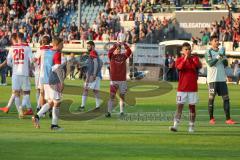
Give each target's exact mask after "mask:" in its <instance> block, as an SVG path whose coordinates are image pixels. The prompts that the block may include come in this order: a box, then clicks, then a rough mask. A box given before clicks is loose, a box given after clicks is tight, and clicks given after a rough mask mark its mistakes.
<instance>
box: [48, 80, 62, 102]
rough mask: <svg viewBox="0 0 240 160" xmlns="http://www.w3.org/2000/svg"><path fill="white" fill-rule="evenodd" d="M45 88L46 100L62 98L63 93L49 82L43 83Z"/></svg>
mask: <svg viewBox="0 0 240 160" xmlns="http://www.w3.org/2000/svg"><path fill="white" fill-rule="evenodd" d="M43 89H44V98H45V100H57V101H59V100H61V97H62V94H61V93H60V92H58V91H56V90H55V89H54V88H53V87H52V86H50V85H49V84H44V85H43Z"/></svg>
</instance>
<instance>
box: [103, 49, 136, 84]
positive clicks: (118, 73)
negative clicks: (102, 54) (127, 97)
mask: <svg viewBox="0 0 240 160" xmlns="http://www.w3.org/2000/svg"><path fill="white" fill-rule="evenodd" d="M124 46H125V49H126V52H125V53H121V54H115V55H114V54H113V52H114V51H115V49H116V46H114V47H113V48H111V49H110V50H109V52H108V58H109V60H110V79H111V80H112V81H126V74H127V67H126V60H127V59H128V57H129V56H130V55H131V54H132V51H131V49H130V48H129V47H128V46H127V45H124Z"/></svg>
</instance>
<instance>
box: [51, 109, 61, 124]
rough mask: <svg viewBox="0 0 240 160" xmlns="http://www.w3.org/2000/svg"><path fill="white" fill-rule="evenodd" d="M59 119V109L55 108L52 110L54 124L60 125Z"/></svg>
mask: <svg viewBox="0 0 240 160" xmlns="http://www.w3.org/2000/svg"><path fill="white" fill-rule="evenodd" d="M58 117H59V107H53V110H52V124H53V125H58Z"/></svg>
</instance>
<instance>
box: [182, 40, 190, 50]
mask: <svg viewBox="0 0 240 160" xmlns="http://www.w3.org/2000/svg"><path fill="white" fill-rule="evenodd" d="M183 47H188V48H191V45H190V44H189V43H188V42H184V43H183V44H182V48H183ZM182 48H181V49H182Z"/></svg>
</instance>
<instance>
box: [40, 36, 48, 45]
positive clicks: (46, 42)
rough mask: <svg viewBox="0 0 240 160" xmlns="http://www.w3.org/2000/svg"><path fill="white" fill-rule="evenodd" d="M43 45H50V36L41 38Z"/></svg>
mask: <svg viewBox="0 0 240 160" xmlns="http://www.w3.org/2000/svg"><path fill="white" fill-rule="evenodd" d="M41 42H42V45H49V44H50V37H49V36H43V37H42V39H41Z"/></svg>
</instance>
